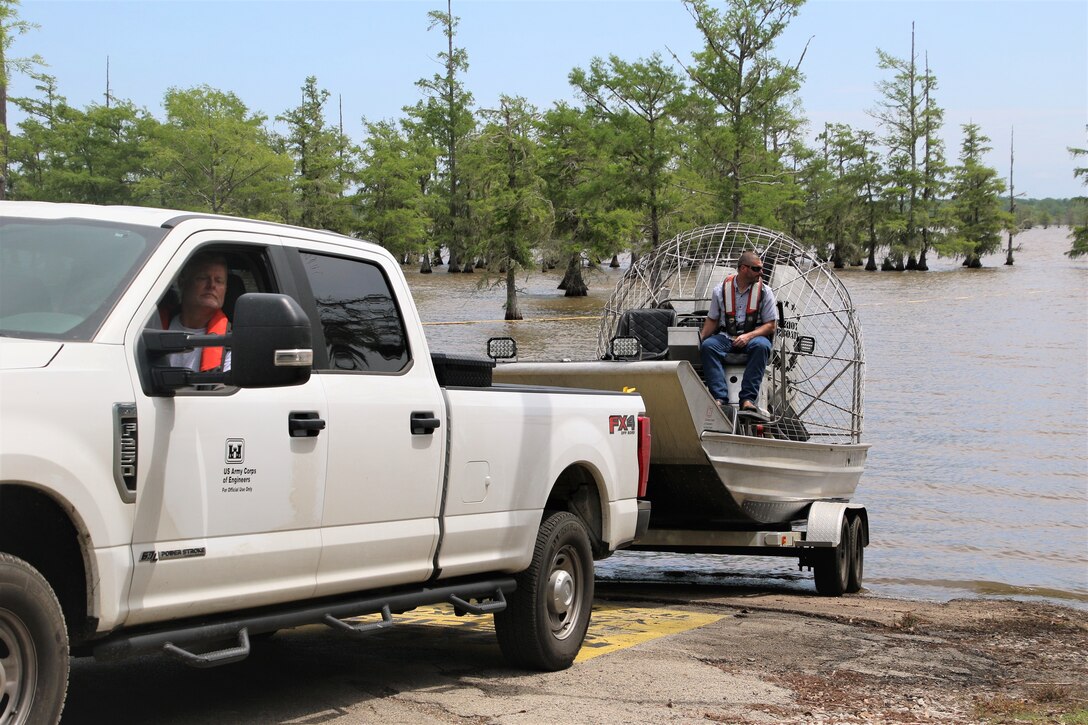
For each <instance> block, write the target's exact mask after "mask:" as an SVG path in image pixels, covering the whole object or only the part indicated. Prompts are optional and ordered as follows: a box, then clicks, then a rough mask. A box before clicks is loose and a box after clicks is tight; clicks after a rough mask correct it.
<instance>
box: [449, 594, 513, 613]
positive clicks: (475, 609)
mask: <svg viewBox="0 0 1088 725" xmlns="http://www.w3.org/2000/svg"><path fill="white" fill-rule="evenodd" d="M450 604H452V605H453V611H454V614H456V615H457V616H458V617H463V616H464V615H466V614H494V613H495V612H501V611H503V610H504V609H506V597H505V596H504V595H503V593H502V589H495V593H494V594H492V595H491V601H490V602H479V601H478V602H477V603H476V604H472V603H471V602H466V601H465V600H464V599H462V598H461V597H459V596H457V595H456V594H451V595H450Z"/></svg>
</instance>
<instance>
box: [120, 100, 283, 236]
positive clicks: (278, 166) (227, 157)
mask: <svg viewBox="0 0 1088 725" xmlns="http://www.w3.org/2000/svg"><path fill="white" fill-rule="evenodd" d="M163 106H164V107H165V109H166V121H165V123H162V124H157V125H155V126H154V127H152V129H151V133H150V139H149V140H150V145H149V148H150V151H149V153H148V158H147V162H146V164H145V167H144V168H145V173H144V175H143V178H141V180H140V181H139V182H137V185H136V186H137V189H138V192H139V195H140V196H141V198H143V199H145V200H147V201H148V202H150V203H152V204H157V205H161V206H165V205H168V204H173V205H175V206H180V207H182V208H185V209H193V210H199V211H210V212H214V213H222V214H239V215H243V216H256V217H262V216H274V215H275V213H276V212H277V211H278V210H280V209H282V208H283V206H284V203H285V202H286V192H287V188H288V184H289V183H290V182H289V180H290V176H291V172H292V161H291V158H290V157H289V156H287V155H285V154H283V153H280V152H279V151H277V150H276V148H275V147H274V139H273V138H272V137H271V135H270V134H269V132H268V130H267V129H266V127H265V122H266V120H267V119H266V117H265V116H264V115H262V114H259V113H251V112H250V111H249V109H248V108H246V105H245V104H244V103H242V101H241V100H240V99H239V98H238V97H237V96H236V95H234V94H233V93H228V92H224V91H219V90H216V89H214V88H211V87H209V86H199V87H197V88H190V89H184V90H183V89H178V88H171V89H170V90H169V91H167V92H166V96H165V97H164V99H163Z"/></svg>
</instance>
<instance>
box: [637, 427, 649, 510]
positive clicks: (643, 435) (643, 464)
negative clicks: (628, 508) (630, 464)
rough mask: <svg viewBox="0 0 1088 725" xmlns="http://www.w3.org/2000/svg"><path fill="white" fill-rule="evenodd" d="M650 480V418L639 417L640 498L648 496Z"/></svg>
mask: <svg viewBox="0 0 1088 725" xmlns="http://www.w3.org/2000/svg"><path fill="white" fill-rule="evenodd" d="M649 480H650V416H648V415H640V416H639V417H638V497H639V498H644V497H645V496H646V484H647V483H648V482H649Z"/></svg>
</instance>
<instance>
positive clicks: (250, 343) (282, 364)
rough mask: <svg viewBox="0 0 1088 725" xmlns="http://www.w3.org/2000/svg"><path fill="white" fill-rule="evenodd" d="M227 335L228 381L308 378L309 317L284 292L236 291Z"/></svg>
mask: <svg viewBox="0 0 1088 725" xmlns="http://www.w3.org/2000/svg"><path fill="white" fill-rule="evenodd" d="M230 337H231V342H230V348H231V369H230V372H229V373H228V374H227V382H228V383H230V384H232V385H237V386H238V387H240V388H270V387H278V386H286V385H301V384H303V383H305V382H306V381H307V380H309V379H310V367H311V366H312V365H313V359H314V352H313V347H312V343H311V334H310V320H309V318H308V317H307V316H306V313H305V312H303V310H302V308H301V307H300V306H299V304H298V303H297V302H295V301H294V300H293V299H291V298H290V297H288V296H287V295H281V294H270V293H264V292H250V293H249V294H244V295H242V296H241V297H239V298H238V301H237V302H236V303H235V307H234V322H233V324H232V326H231V333H230Z"/></svg>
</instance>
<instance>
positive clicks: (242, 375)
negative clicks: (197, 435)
mask: <svg viewBox="0 0 1088 725" xmlns="http://www.w3.org/2000/svg"><path fill="white" fill-rule="evenodd" d="M310 340H311V332H310V320H309V318H308V317H306V313H305V312H303V311H302V308H301V307H299V304H298V303H297V302H295V301H294V300H293V299H291V298H290V297H288V296H287V295H282V294H270V293H262V292H252V293H250V294H244V295H242V296H241V297H239V298H238V301H237V302H236V303H235V307H234V322H233V324H232V326H231V331H230V332H229V333H227V334H226V335H190V334H188V333H185V332H178V331H176V330H154V329H147V330H144V332H143V335H142V336H141V337H140V341H139V347H140V349H141V350H142V355H146V356H147V357H149V358H150V360H151V363H152V364H151V365H150V366H148V367H143V366H141V369H140V378H141V381H142V384H143V388H144V392H145V393H147V394H148V395H167V396H170V395H173V394H174V391H175V390H177V389H178V388H183V387H186V386H189V385H218V384H223V383H225V384H227V385H235V386H238V387H239V388H272V387H282V386H288V385H302V384H303V383H305V382H306V381H307V380H309V379H310V368H311V366H312V365H313V359H314V353H313V347H312V343H311V342H310ZM202 347H227V348H230V353H231V369H230V370H228V371H227V372H206V373H201V372H194V371H192V370H189V369H188V368H171V367H160V366H158V365H156V364H155V362H156V361H157V360H160V359H161V358H162V356H163V355H166V354H168V353H171V352H178V351H180V350H191V349H193V348H202Z"/></svg>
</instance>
